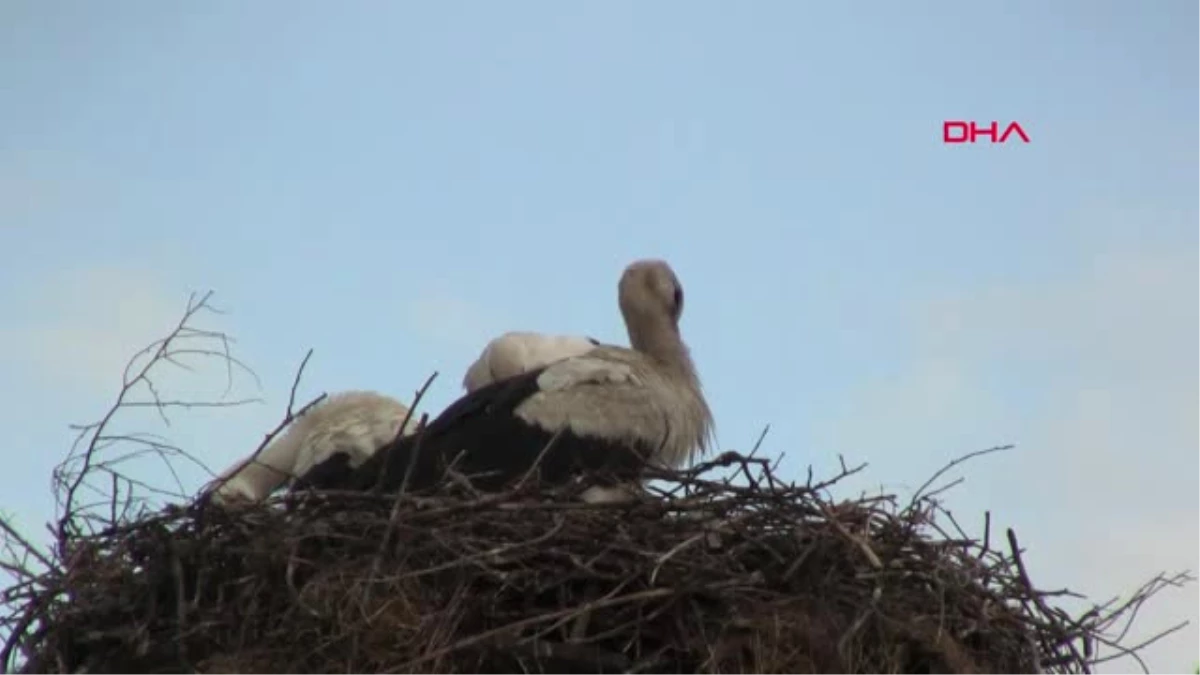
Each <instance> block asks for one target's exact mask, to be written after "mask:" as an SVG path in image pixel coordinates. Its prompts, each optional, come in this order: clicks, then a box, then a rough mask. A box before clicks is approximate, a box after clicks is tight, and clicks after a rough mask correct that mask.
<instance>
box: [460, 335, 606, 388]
mask: <svg viewBox="0 0 1200 675" xmlns="http://www.w3.org/2000/svg"><path fill="white" fill-rule="evenodd" d="M599 344H600V343H599V342H597V341H596V340H593V339H592V338H588V337H581V336H577V335H546V334H543V333H531V332H525V331H512V332H508V333H505V334H503V335H501V336H500V337H497V338H495V339H494V340H492V341H491V342H489V343H488V344H487V346H486V347H484V348H483V353H482V354H480V355H479V358H478V359H476V360H475V362H474V363H472V364H471V367H470V368H468V369H467V374H466V376H465V377H463V389H466V390H467V392H472V391H475V390H476V389H479V388H480V387H483V386H484V385H488V384H491V383H493V382H497V381H499V380H504V379H507V378H510V377H513V376H515V375H520V374H522V373H527V372H529V371H531V370H536V369H538V368H541V367H543V366H548V365H550V364H551V363H554V362H555V361H559V360H561V359H565V358H567V357H570V356H578V355H579V354H583V353H585V352H588V351H591V350H592V349H593V348H595V347H596V346H597V345H599Z"/></svg>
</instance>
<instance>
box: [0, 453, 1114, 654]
mask: <svg viewBox="0 0 1200 675" xmlns="http://www.w3.org/2000/svg"><path fill="white" fill-rule="evenodd" d="M718 465H720V466H725V467H730V468H732V469H736V471H733V472H732V474H731V472H730V471H722V470H721V469H720V468H719V466H718ZM717 473H721V474H722V475H723V476H724V477H723V478H719V477H716V474H717ZM843 475H844V474H843ZM669 479H670V480H667V481H664V482H663V485H665V487H663V488H662V489H661V490H656V492H654V493H653V494H651V495H649V496H647V497H646V498H645V499H643V500H641V501H639V502H637V503H634V504H632V505H625V506H613V505H607V506H599V505H585V504H582V503H580V502H579V501H578V500H577V499H574V498H573V496H572V495H571V494H569V493H547V492H539V491H537V490H536V487H535V486H524V487H521V488H519V489H516V490H514V491H511V492H509V493H505V494H492V495H481V494H478V493H474V492H473V491H471V490H470V488H469V487H468V486H465V485H464V484H463V483H462V481H455V480H453V477H451V480H450V481H448V482H447V484H446V485H443V486H442V487H441V488H440V489H439V490H438V491H436V492H435V493H431V494H426V495H403V496H401V497H395V496H388V495H370V494H330V493H326V494H323V495H315V494H314V495H308V496H300V495H292V496H286V497H283V498H280V499H277V500H275V501H273V502H270V503H267V504H261V505H255V506H252V507H246V508H244V509H241V510H237V511H227V510H222V509H220V508H217V507H215V506H213V505H210V504H205V503H203V501H201V502H199V503H196V504H191V505H188V506H186V507H172V508H168V509H166V510H164V511H160V512H158V513H156V514H154V515H152V516H148V517H144V518H142V519H140V520H138V521H136V522H133V523H132V524H125V525H119V526H116V527H113V528H111V529H109V530H108V531H106V532H102V533H98V534H94V535H86V536H85V535H79V536H78V537H76V538H74V539H73V540H72V541H71V542H70V546H69V550H67V551H64V552H63V553H62V556H63V563H62V565H61V567H60V568H57V569H55V570H52V571H50V572H47V573H45V574H44V575H42V576H40V577H39V578H38V579H36V581H31V582H27V583H25V584H23V585H21V586H19V587H17V588H15V589H12V590H10V594H11V593H17V594H20V598H21V603H22V611H21V612H20V613H19V618H20V622H19V624H18V625H16V626H15V628H14V633H13V637H12V638H11V640H10V649H13V648H14V647H15V648H17V649H19V651H20V652H21V653H22V654H24V655H25V658H24V666H23V668H24V670H26V671H37V672H113V671H124V672H189V671H192V672H194V671H199V672H210V673H211V672H365V673H372V672H464V673H465V672H522V671H524V672H634V671H642V672H701V673H704V672H712V673H715V672H753V673H767V672H771V673H781V672H883V673H887V672H912V673H928V672H952V673H970V672H1035V671H1037V670H1039V669H1047V670H1051V671H1061V672H1068V671H1086V670H1087V668H1088V660H1089V659H1088V657H1089V655H1090V651H1091V650H1090V647H1091V642H1092V640H1093V639H1094V637H1095V632H1096V631H1098V630H1099V628H1100V625H1099V623H1098V621H1099V619H1098V618H1097V617H1096V616H1091V617H1090V618H1089V617H1088V616H1085V617H1081V618H1080V619H1079V620H1076V619H1072V618H1071V617H1070V616H1068V615H1067V614H1066V613H1065V612H1063V611H1061V610H1058V609H1054V608H1051V607H1049V606H1048V605H1047V604H1046V602H1045V600H1044V597H1045V596H1044V594H1040V593H1038V592H1036V591H1034V590H1033V588H1032V587H1031V585H1030V583H1029V580H1028V577H1027V576H1026V573H1025V571H1024V566H1023V564H1022V563H1021V560H1020V554H1019V549H1017V548H1016V546H1017V543H1016V540H1015V538H1014V537H1013V536H1012V534H1011V532H1009V533H1008V537H1007V538H1006V539H1005V540H1004V544H1005V545H1004V547H1003V549H1004V552H1001V551H1000V550H996V549H993V548H992V545H991V543H989V542H987V541H986V539H985V540H984V541H975V540H972V539H970V538H968V537H966V536H965V535H961V536H957V535H954V536H951V535H948V534H946V533H944V532H942V531H941V529H940V528H939V526H938V525H937V523H936V522H934V518H933V516H934V511H935V510H936V509H935V507H936V504H935V503H934V502H932V501H930V500H924V499H919V500H917V501H916V502H914V503H912V504H908V505H905V506H903V507H901V506H899V505H898V504H897V503H896V502H895V500H893V499H891V498H884V497H878V498H865V499H861V500H858V501H854V502H841V503H835V502H833V501H832V500H830V499H829V498H828V497H827V496H826V495H827V490H826V488H827V487H828V485H829V483H825V484H811V481H810V484H807V485H804V486H792V485H787V486H785V485H781V484H780V483H779V482H778V481H776V480H775V479H774V477H773V475H772V473H771V470H770V467H768V466H766V465H765V464H764V463H761V462H759V461H757V460H749V459H746V458H743V457H740V456H737V455H733V454H728V455H725V456H722V457H721V458H718V460H717V461H715V462H713V463H712V464H709V465H705V466H701V467H697V468H696V469H695V470H692V471H689V472H686V473H678V474H672V475H671V476H669ZM11 599H12V597H10V600H11ZM4 656H5V658H6V661H5V662H6V663H7V657H8V656H9V654H8V653H6V654H5V655H4Z"/></svg>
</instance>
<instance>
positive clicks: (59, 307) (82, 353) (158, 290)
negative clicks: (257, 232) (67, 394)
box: [0, 267, 187, 394]
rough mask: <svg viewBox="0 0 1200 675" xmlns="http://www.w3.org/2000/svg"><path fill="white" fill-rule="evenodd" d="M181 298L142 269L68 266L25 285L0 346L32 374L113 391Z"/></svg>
mask: <svg viewBox="0 0 1200 675" xmlns="http://www.w3.org/2000/svg"><path fill="white" fill-rule="evenodd" d="M186 300H187V296H186V294H184V293H175V292H169V291H168V290H167V289H166V288H165V287H164V286H163V284H162V283H161V282H159V280H158V279H156V278H154V276H153V275H150V274H148V273H140V272H133V271H129V270H124V269H117V268H102V267H98V268H90V269H82V270H73V271H66V272H63V273H60V274H58V275H55V276H52V277H49V278H48V280H47V282H46V283H44V284H42V285H39V286H37V287H35V288H33V289H30V290H29V291H28V293H27V295H26V297H25V298H23V302H22V304H24V305H26V307H27V308H28V309H27V311H26V312H25V313H24V314H25V316H24V317H23V319H24V320H21V319H17V320H16V321H14V322H13V323H12V324H10V326H9V327H8V328H7V329H6V330H5V331H4V333H3V334H2V338H0V339H2V340H3V342H4V349H3V352H4V353H5V354H8V355H9V357H10V358H12V359H13V360H14V361H15V362H16V363H17V364H18V367H19V369H21V370H24V371H25V375H26V376H27V377H29V378H30V379H32V380H33V381H34V382H38V383H41V384H43V385H47V386H60V387H70V388H83V389H84V390H86V391H88V392H92V393H112V394H115V393H116V392H117V391H118V390H119V388H120V386H121V373H122V372H123V370H124V368H125V365H126V363H127V362H128V361H129V358H130V357H131V356H132V355H133V354H134V352H136V351H137V350H138V349H140V348H141V347H143V346H145V345H147V344H149V343H150V342H151V341H152V340H154V339H157V338H159V337H162V336H164V335H165V334H166V333H167V332H168V331H169V330H170V329H171V328H172V327H173V326H174V325H175V323H177V322H178V321H179V319H180V317H181V316H182V315H183V312H184V309H185V304H186Z"/></svg>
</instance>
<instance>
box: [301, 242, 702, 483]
mask: <svg viewBox="0 0 1200 675" xmlns="http://www.w3.org/2000/svg"><path fill="white" fill-rule="evenodd" d="M619 298H620V307H621V312H622V314H623V316H624V318H625V322H626V326H627V328H628V331H629V337H630V344H631V346H632V347H633V348H632V349H626V348H623V347H615V346H609V345H600V346H593V347H592V348H591V349H589V350H587V351H585V352H584V353H582V354H578V355H575V356H569V357H567V358H564V359H560V360H557V361H555V362H553V363H551V364H549V365H546V366H542V367H539V368H535V369H533V370H529V371H528V372H525V373H523V374H519V375H516V376H513V377H509V378H507V379H502V380H499V381H495V382H492V383H490V384H485V385H483V386H482V387H480V388H478V389H475V390H474V391H471V392H470V393H468V394H466V395H465V396H463V397H462V398H460V399H459V400H457V401H456V402H454V403H453V404H451V405H450V407H449V408H447V409H446V410H445V411H444V412H443V413H442V414H441V415H439V416H438V417H437V418H436V419H435V420H433V422H431V423H430V424H429V426H428V427H427V428H426V429H425V430H424V431H423V432H422V433H421V434H420V435H419V438H417V437H415V436H413V437H403V438H399V439H397V440H396V441H395V442H393V443H392V444H390V445H389V446H388V447H386V448H384V449H383V450H381V451H380V452H379V453H377V454H375V455H374V456H372V457H371V458H369V459H368V460H367V461H366V462H364V463H363V464H362V466H361V467H359V468H357V469H355V468H353V467H352V466H350V463H349V457H346V456H341V457H339V456H336V455H335V456H333V457H331V458H330V460H328V461H327V462H325V463H324V464H322V465H321V466H318V467H316V468H315V469H314V471H312V472H310V474H309V475H308V476H306V477H305V478H304V479H303V480H302V481H300V483H299V484H298V487H299V486H302V485H303V486H311V487H316V488H338V489H352V490H367V489H371V488H372V487H374V486H379V487H381V488H382V489H384V490H386V491H394V490H398V489H400V488H401V487H406V488H407V489H409V490H420V489H424V488H428V487H430V486H432V485H434V484H436V483H437V482H438V481H439V480H440V479H441V477H442V475H443V474H444V472H445V470H446V469H447V468H448V467H453V468H454V470H455V471H457V472H458V473H460V474H462V475H464V476H467V477H468V478H470V479H471V481H472V483H473V484H474V486H475V487H476V488H477V489H481V490H488V491H491V490H499V489H502V488H503V487H505V486H507V485H510V484H512V483H513V482H515V481H518V480H521V479H522V478H524V477H525V476H527V475H533V474H536V476H537V478H538V479H539V481H540V482H541V483H542V484H551V485H553V484H558V483H562V482H565V481H567V480H569V479H571V478H572V477H575V476H579V475H581V474H586V475H588V476H589V478H590V479H592V483H593V485H594V486H595V487H596V488H597V489H595V490H591V491H590V492H591V495H590V496H588V495H586V494H585V499H588V500H589V501H597V500H611V499H615V498H620V496H621V494H622V493H625V492H626V490H627V486H629V485H630V484H633V483H636V482H638V479H639V478H640V476H641V474H642V472H643V470H644V469H645V467H646V466H648V465H659V466H667V467H677V466H680V465H681V464H683V463H685V462H687V461H688V460H690V459H691V458H692V456H693V455H694V454H696V453H699V452H703V451H705V450H706V449H707V447H708V442H709V439H710V436H711V430H712V418H711V415H710V413H709V409H708V405H707V403H706V402H705V400H704V396H703V394H702V392H701V389H700V382H699V378H698V377H697V376H696V372H695V368H694V367H693V365H692V362H691V358H690V356H689V354H688V350H687V347H686V345H684V343H683V341H682V340H681V339H680V336H679V329H678V320H679V317H680V315H681V313H682V308H683V292H682V289H681V288H680V287H679V282H678V280H677V279H676V278H675V274H674V272H673V271H671V268H670V267H669V266H667V264H666V263H664V262H661V261H640V262H637V263H634V264H633V265H630V266H629V267H628V268H626V270H625V273H624V274H623V275H622V277H621V281H620V284H619ZM531 472H532V473H531Z"/></svg>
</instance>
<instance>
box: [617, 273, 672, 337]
mask: <svg viewBox="0 0 1200 675" xmlns="http://www.w3.org/2000/svg"><path fill="white" fill-rule="evenodd" d="M617 293H618V297H619V298H620V303H621V313H622V314H624V315H625V319H626V321H627V322H631V323H642V322H647V321H654V320H656V319H658V320H661V319H662V318H664V317H666V318H669V319H670V323H671V324H672V325H674V324H678V323H679V317H680V316H682V315H683V286H682V285H680V283H679V278H678V277H676V276H675V271H674V270H672V269H671V266H670V265H668V264H667V263H666V261H664V260H638V261H635V262H634V263H632V264H630V265H629V266H628V267H626V268H625V273H624V274H622V275H621V281H620V283H619V284H618V285H617Z"/></svg>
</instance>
